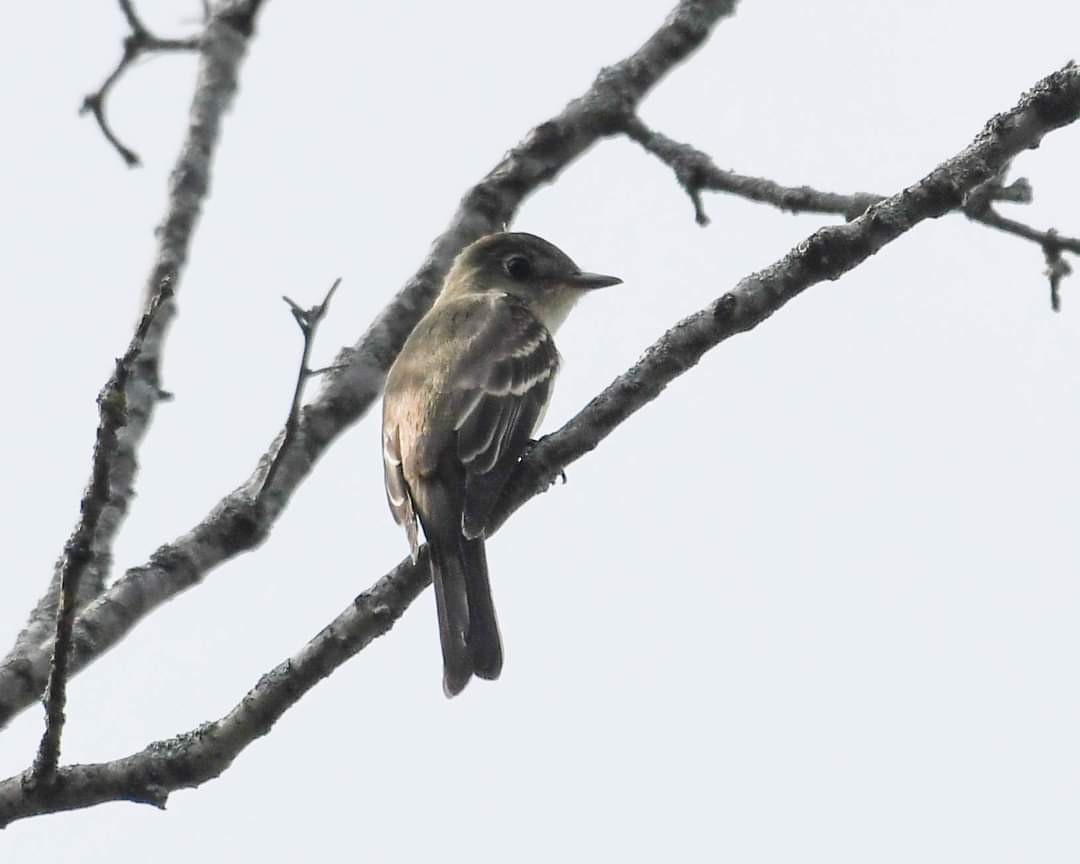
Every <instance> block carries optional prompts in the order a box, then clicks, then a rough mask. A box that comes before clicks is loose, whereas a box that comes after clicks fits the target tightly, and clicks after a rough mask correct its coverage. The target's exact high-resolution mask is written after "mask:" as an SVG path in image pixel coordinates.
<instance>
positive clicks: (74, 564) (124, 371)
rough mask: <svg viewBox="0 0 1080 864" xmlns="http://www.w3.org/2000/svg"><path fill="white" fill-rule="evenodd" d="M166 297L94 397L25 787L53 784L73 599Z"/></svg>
mask: <svg viewBox="0 0 1080 864" xmlns="http://www.w3.org/2000/svg"><path fill="white" fill-rule="evenodd" d="M171 298H172V290H171V288H170V286H169V285H161V286H160V287H159V289H158V292H157V294H156V295H155V296H154V302H153V303H152V304H151V306H150V307H149V308H148V309H147V310H146V311H145V312H144V313H143V316H142V318H141V320H140V321H139V325H138V327H136V328H135V335H134V336H133V337H132V340H131V344H130V345H129V346H128V350H127V351H126V352H124V356H123V357H121V358H120V359H119V360H117V361H116V369H115V371H114V372H113V374H112V377H110V378H109V381H108V382H107V383H106V385H105V387H104V388H103V389H102V391H101V393H99V394H98V410H99V412H100V421H99V423H98V429H97V436H96V440H95V443H94V455H93V458H92V460H91V464H92V468H91V472H90V484H89V485H88V486H87V487H86V492H85V493H84V494H83V498H82V502H81V504H80V507H79V511H80V513H81V518H80V520H79V524H78V525H77V526H76V528H75V532H74V533H73V534H72V535H71V538H70V539H69V540H68V542H67V544H66V545H65V547H64V557H63V565H62V566H61V568H60V600H59V606H58V609H57V613H56V632H55V636H54V638H53V655H52V661H51V662H50V664H49V680H48V684H47V685H46V688H45V731H44V733H43V734H42V736H41V744H40V745H39V747H38V752H37V756H36V757H35V758H34V764H33V766H32V769H31V772H30V783H31V785H34V786H37V785H46V786H47V785H48V784H50V783H51V782H53V780H54V779H55V775H56V768H57V765H58V764H59V761H60V737H61V735H62V733H63V729H64V719H65V718H64V708H65V705H66V702H67V679H68V661H69V660H70V657H71V629H72V626H73V625H74V623H75V608H76V606H75V598H76V595H77V593H78V589H79V582H80V580H81V579H82V576H83V573H84V572H85V570H86V568H87V566H88V565H89V564H90V562H91V561H92V560H93V548H92V546H93V538H94V535H95V533H96V532H97V526H98V522H99V521H100V519H101V516H102V513H103V511H104V510H105V507H106V506H107V504H108V500H109V488H108V487H109V475H110V474H111V466H110V461H111V460H112V459H113V458H114V457H115V456H116V451H117V447H116V439H117V436H118V435H119V432H120V430H121V429H122V428H123V427H124V425H125V423H126V422H127V407H126V406H125V404H124V394H125V392H126V391H127V384H128V381H129V380H130V378H131V373H132V369H133V366H134V363H135V359H136V358H137V357H138V356H139V353H140V351H141V350H142V343H143V340H144V339H146V334H147V333H148V332H149V331H150V328H151V326H153V323H154V317H155V316H156V315H157V313H158V312H159V311H160V309H161V307H162V305H163V304H164V303H167V302H169V300H170V299H171Z"/></svg>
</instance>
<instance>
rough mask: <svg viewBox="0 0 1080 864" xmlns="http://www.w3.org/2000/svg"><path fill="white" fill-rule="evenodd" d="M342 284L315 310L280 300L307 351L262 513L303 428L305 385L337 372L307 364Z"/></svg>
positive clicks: (265, 486)
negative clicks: (283, 458)
mask: <svg viewBox="0 0 1080 864" xmlns="http://www.w3.org/2000/svg"><path fill="white" fill-rule="evenodd" d="M340 284H341V277H338V278H337V279H335V280H334V284H333V285H331V286H330V290H329V291H327V292H326V296H325V297H324V298H323V301H322V303H319V304H317V305H315V306H312V307H311V308H310V309H304V308H302V307H301V306H299V305H297V304H296V303H295V302H293V301H292V300H290V299H289V298H288V297H282V298H281V299H282V300H284V301H285V302H286V303H288V304H289V309H290V310H291V311H292V316H293V318H295V319H296V323H297V325H299V327H300V333H301V335H302V336H303V337H304V348H303V351H302V352H301V354H300V369H299V370H298V371H297V373H296V386H295V387H294V388H293V397H292V404H291V405H290V406H289V415H288V417H287V418H286V419H285V431H284V433H283V434H282V436H281V444H280V446H279V447H278V451H277V453H275V454H274V458H273V459H271V460H270V465H269V467H268V468H267V469H266V477H265V478H263V481H262V486H261V487H260V489H259V496H258V503H257V509H260V510H261V509H262V505H263V502H264V500H265V496H266V495H267V493H268V492H269V491H270V490H272V489H273V486H274V476H275V475H276V474H277V472H278V467H279V466H280V465H281V460H280V458H279V456H280V455H281V453H283V452H288V450H289V448H290V447H291V446H292V443H293V440H294V439H295V438H296V429H297V427H298V426H299V425H300V403H301V401H302V400H303V397H304V385H305V384H307V382H308V379H309V378H311V377H312V376H313V375H321V374H322V373H324V372H328V371H331V370H333V369H335V368H336V367H333V366H327V367H326V368H325V369H312V368H310V367H309V366H308V362H309V361H310V360H311V347H312V345H313V344H314V343H315V333H316V331H317V330H318V329H319V325H320V324H321V323H322V320H323V318H324V317H326V312H327V310H328V309H329V308H330V300H331V299H332V298H333V296H334V292H335V291H337V289H338V286H339V285H340Z"/></svg>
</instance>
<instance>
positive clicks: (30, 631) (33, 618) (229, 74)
mask: <svg viewBox="0 0 1080 864" xmlns="http://www.w3.org/2000/svg"><path fill="white" fill-rule="evenodd" d="M254 5H257V4H254ZM251 8H253V3H252V0H231V2H224V3H219V4H218V5H217V7H216V8H215V10H214V12H213V14H212V15H211V17H210V20H209V22H208V23H207V26H206V30H205V32H204V33H203V35H202V36H201V37H200V40H199V44H200V48H201V54H200V57H201V60H200V66H199V73H198V79H197V81H196V85H195V93H194V96H193V98H192V104H191V111H190V120H189V125H188V131H187V135H186V137H185V140H184V142H183V146H182V147H181V151H180V156H179V157H178V159H177V163H176V167H175V168H174V169H173V172H172V177H171V180H170V184H169V194H168V201H167V204H166V211H165V219H164V221H163V222H162V224H161V226H160V227H159V229H158V231H157V251H156V254H155V260H154V265H153V268H152V269H151V272H150V276H149V279H148V280H147V288H146V299H145V300H144V302H143V307H144V308H147V307H150V306H152V305H153V297H154V295H155V294H156V292H157V291H158V290H159V288H160V287H161V286H163V285H167V286H169V289H170V292H173V291H175V290H176V288H177V286H178V283H179V278H180V274H181V272H182V270H183V267H184V264H185V263H186V261H187V256H188V250H189V248H190V246H191V238H192V236H193V234H194V230H195V225H196V223H197V222H198V218H199V215H200V213H201V211H202V203H203V200H204V199H205V197H206V193H207V189H208V188H209V178H210V165H211V161H212V159H213V156H214V153H215V151H216V145H217V140H218V135H219V132H220V129H221V118H222V116H223V115H224V113H225V111H226V109H227V108H228V107H229V104H230V103H231V101H232V97H233V94H234V93H235V92H236V82H237V74H238V70H239V66H240V63H241V61H242V60H243V58H244V54H245V51H246V47H247V39H248V37H247V36H245V35H244V34H243V33H242V32H241V31H240V30H238V29H237V26H238V25H234V23H233V22H234V21H236V20H237V19H239V20H240V22H241V24H242V23H243V20H244V19H243V16H244V15H245V14H249V13H250V9H251ZM175 313H176V309H175V299H174V298H170V299H168V300H166V301H164V302H163V303H162V304H161V308H160V309H159V310H158V312H157V313H156V314H155V315H154V316H153V320H152V321H151V324H150V327H149V329H148V330H147V332H146V334H145V336H144V338H143V340H142V342H141V348H140V351H139V355H138V357H137V358H135V359H134V361H133V363H132V373H131V375H130V376H129V378H128V380H127V384H126V387H125V392H124V405H125V407H126V411H127V417H126V422H125V425H124V427H123V429H121V430H120V431H119V433H118V435H117V438H116V442H115V453H113V454H112V456H111V457H110V458H109V471H110V476H109V478H108V487H109V495H108V501H107V502H106V504H105V506H104V507H103V509H102V512H101V514H100V517H99V518H98V519H97V523H96V527H95V532H94V537H93V538H92V540H91V544H90V547H91V550H92V560H91V561H90V562H89V563H88V564H87V566H86V567H85V569H84V572H83V576H82V578H81V580H80V581H79V590H78V593H77V595H76V607H77V608H83V607H85V606H86V605H87V604H88V603H89V602H90V601H91V600H93V599H95V598H97V597H99V596H100V595H101V593H102V592H103V591H104V588H105V580H106V578H107V577H108V574H109V570H110V568H111V566H112V552H111V550H112V544H113V540H114V539H115V537H116V535H117V533H118V532H119V530H120V526H121V524H122V523H123V520H124V517H125V516H126V515H127V509H128V504H129V502H130V499H131V496H132V494H133V486H134V480H135V473H136V470H137V467H138V466H137V461H136V455H137V451H138V447H139V445H140V444H141V443H142V439H143V437H144V436H145V434H146V431H147V429H148V428H149V425H150V421H151V419H152V416H153V412H154V408H155V407H156V405H157V403H158V401H159V400H161V399H162V398H163V395H164V394H163V392H162V390H161V389H160V379H161V375H160V362H161V357H162V353H163V351H164V348H165V338H166V335H167V332H168V326H169V323H170V322H171V321H172V318H173V316H174V315H175ZM76 530H78V529H77V528H76ZM63 560H64V559H63V558H61V559H60V561H58V562H57V565H56V570H55V572H54V574H53V578H52V581H51V584H50V585H49V588H48V590H47V592H46V593H45V595H44V596H43V597H42V599H41V600H40V601H38V603H37V605H36V606H35V608H34V609H33V611H32V612H31V613H30V617H29V621H28V623H27V625H26V627H25V628H24V629H23V631H22V632H21V633H20V634H19V636H18V638H17V640H16V642H15V646H14V648H13V649H12V651H11V652H10V653H9V654H8V655H7V657H6V658H4V660H3V661H2V662H0V726H2V725H3V724H4V723H5V722H6V720H7V719H8V718H9V717H10V716H11V711H12V706H14V705H16V704H17V705H18V706H19V707H25V706H26V705H28V704H30V703H31V702H33V700H34V699H36V698H37V697H38V696H40V695H41V693H42V691H43V689H44V686H45V679H46V677H47V674H48V668H49V658H50V656H51V654H52V645H51V642H50V640H49V637H50V635H51V633H52V630H53V628H54V625H55V621H56V608H57V598H58V596H59V590H60V572H61V570H62V568H63ZM74 633H75V636H74V641H75V653H74V655H73V664H72V671H75V670H77V669H78V668H79V667H80V666H81V663H80V660H79V657H80V656H81V655H82V651H81V649H80V646H81V645H82V644H84V643H85V640H86V638H87V634H86V633H85V631H84V630H81V629H80V628H79V626H78V625H76V628H75V631H74Z"/></svg>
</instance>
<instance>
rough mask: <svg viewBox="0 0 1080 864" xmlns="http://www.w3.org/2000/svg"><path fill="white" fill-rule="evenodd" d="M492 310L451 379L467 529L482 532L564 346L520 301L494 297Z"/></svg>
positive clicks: (469, 534)
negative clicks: (560, 350)
mask: <svg viewBox="0 0 1080 864" xmlns="http://www.w3.org/2000/svg"><path fill="white" fill-rule="evenodd" d="M490 304H491V310H492V311H491V314H488V315H485V316H482V317H483V321H484V325H483V327H482V328H481V329H480V330H479V332H477V333H476V335H475V337H474V338H473V339H471V340H470V342H469V346H468V348H467V350H465V351H463V352H461V354H460V355H459V359H458V362H457V363H455V366H454V368H453V370H452V373H451V375H450V376H449V378H448V379H447V390H448V391H449V393H448V395H449V396H450V408H451V416H453V418H454V430H455V431H456V433H457V457H458V459H459V460H460V463H461V465H462V467H463V468H464V470H465V506H464V513H463V516H462V531H463V533H464V535H465V536H466V537H468V538H472V537H479V536H482V534H483V530H484V527H485V525H486V521H487V517H488V514H489V512H490V510H491V508H492V507H493V506H494V505H495V503H496V496H497V495H498V493H499V492H500V491H501V490H502V487H503V485H504V484H505V482H506V480H507V478H508V477H509V474H510V472H511V471H512V470H513V468H514V465H515V464H516V463H517V460H518V458H519V457H520V456H521V454H522V453H523V452H524V450H525V447H526V445H527V444H528V442H529V439H530V437H531V436H532V434H533V430H535V428H536V426H537V425H538V424H539V422H540V419H541V417H542V415H543V413H544V409H545V408H546V407H547V402H548V398H549V396H550V395H551V385H552V383H553V382H554V379H555V374H556V372H557V371H558V369H559V352H558V351H557V350H556V349H555V343H554V341H553V340H552V338H551V334H550V333H549V332H548V330H547V328H546V327H544V325H543V324H541V323H540V321H538V320H537V319H536V317H535V316H533V314H532V313H531V312H529V311H528V309H526V308H525V307H524V306H523V305H521V304H519V303H516V302H514V301H512V300H509V299H507V298H502V299H492V300H491V301H490Z"/></svg>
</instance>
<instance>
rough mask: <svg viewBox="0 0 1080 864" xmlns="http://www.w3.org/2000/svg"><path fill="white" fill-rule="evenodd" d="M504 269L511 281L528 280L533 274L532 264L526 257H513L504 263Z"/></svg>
mask: <svg viewBox="0 0 1080 864" xmlns="http://www.w3.org/2000/svg"><path fill="white" fill-rule="evenodd" d="M503 267H504V268H506V273H507V275H508V276H509V277H510V278H511V279H519V280H520V279H528V278H529V276H530V275H531V274H532V263H531V262H530V261H529V259H528V258H526V257H525V256H524V255H511V256H510V257H509V258H507V259H506V260H505V261H504V262H503Z"/></svg>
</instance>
